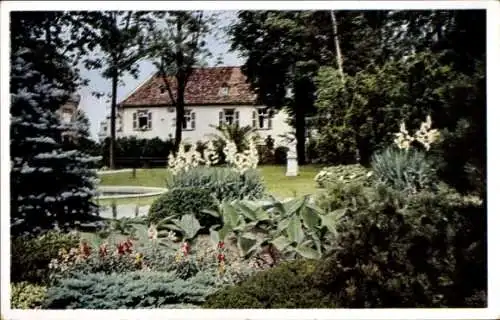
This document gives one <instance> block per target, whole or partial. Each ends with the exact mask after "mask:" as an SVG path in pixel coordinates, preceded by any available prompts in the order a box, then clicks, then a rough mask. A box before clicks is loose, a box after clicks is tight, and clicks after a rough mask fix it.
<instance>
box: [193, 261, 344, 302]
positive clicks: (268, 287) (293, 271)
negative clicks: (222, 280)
mask: <svg viewBox="0 0 500 320" xmlns="http://www.w3.org/2000/svg"><path fill="white" fill-rule="evenodd" d="M318 264H319V263H318V262H316V261H308V260H298V261H293V262H288V263H283V264H282V265H280V266H278V267H276V268H272V269H269V270H267V271H262V272H259V273H257V274H256V275H254V276H252V277H250V278H249V279H247V280H246V281H244V282H242V283H241V284H237V285H236V286H232V287H228V288H225V289H222V290H220V291H218V292H216V293H214V294H212V295H210V296H208V297H207V301H206V302H205V303H204V304H203V307H204V308H212V309H231V308H235V309H246V308H254V309H259V308H262V309H263V308H266V309H267V308H273V309H278V308H311V309H312V308H322V307H323V308H324V307H331V308H333V307H335V305H331V304H330V303H329V301H327V300H326V299H325V296H324V294H323V292H321V291H320V290H318V289H316V288H312V287H311V286H310V285H309V284H310V282H311V279H312V276H313V275H314V273H315V272H316V269H317V268H318Z"/></svg>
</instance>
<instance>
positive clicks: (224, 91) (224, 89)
mask: <svg viewBox="0 0 500 320" xmlns="http://www.w3.org/2000/svg"><path fill="white" fill-rule="evenodd" d="M219 94H220V95H221V96H224V97H225V96H227V95H229V86H228V85H227V84H225V83H224V84H223V85H222V87H221V88H220V91H219Z"/></svg>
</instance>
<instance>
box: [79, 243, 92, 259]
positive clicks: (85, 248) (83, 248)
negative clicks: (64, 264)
mask: <svg viewBox="0 0 500 320" xmlns="http://www.w3.org/2000/svg"><path fill="white" fill-rule="evenodd" d="M80 254H81V255H83V256H84V257H88V256H90V246H89V245H88V244H87V242H85V241H84V242H82V243H80Z"/></svg>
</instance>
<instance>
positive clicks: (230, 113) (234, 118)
mask: <svg viewBox="0 0 500 320" xmlns="http://www.w3.org/2000/svg"><path fill="white" fill-rule="evenodd" d="M224 124H227V125H232V124H234V125H236V126H239V125H240V112H239V111H236V110H235V109H224V110H223V111H221V112H219V126H222V125H224Z"/></svg>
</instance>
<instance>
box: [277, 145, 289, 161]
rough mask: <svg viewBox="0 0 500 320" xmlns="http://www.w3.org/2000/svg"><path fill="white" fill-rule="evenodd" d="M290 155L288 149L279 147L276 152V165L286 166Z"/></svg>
mask: <svg viewBox="0 0 500 320" xmlns="http://www.w3.org/2000/svg"><path fill="white" fill-rule="evenodd" d="M287 153H288V147H283V146H280V147H277V148H276V149H275V150H274V163H275V164H286V157H287Z"/></svg>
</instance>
